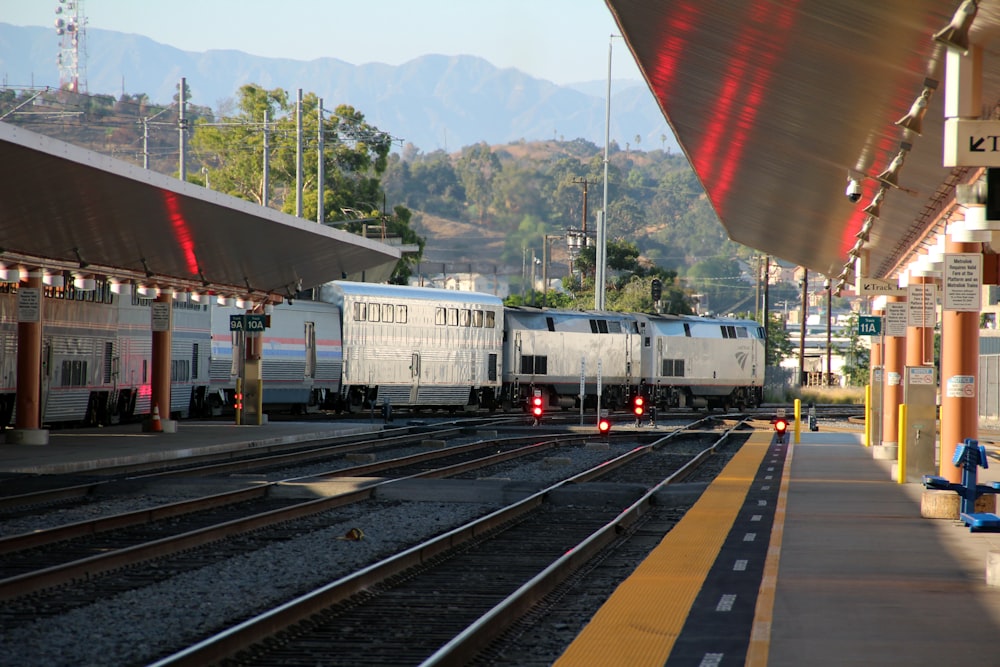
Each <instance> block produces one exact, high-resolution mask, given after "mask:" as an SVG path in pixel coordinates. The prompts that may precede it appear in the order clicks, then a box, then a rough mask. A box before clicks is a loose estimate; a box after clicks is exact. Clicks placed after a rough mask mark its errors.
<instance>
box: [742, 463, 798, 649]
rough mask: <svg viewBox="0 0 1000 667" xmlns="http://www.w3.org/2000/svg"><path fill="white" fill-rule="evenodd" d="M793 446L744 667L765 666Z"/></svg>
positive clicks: (783, 474) (779, 496) (780, 491)
mask: <svg viewBox="0 0 1000 667" xmlns="http://www.w3.org/2000/svg"><path fill="white" fill-rule="evenodd" d="M794 453H795V445H788V452H787V454H786V455H785V465H784V468H783V470H782V472H781V488H780V489H779V491H778V502H777V505H775V508H774V525H773V526H771V542H770V544H768V547H767V559H766V560H765V561H764V576H763V577H762V578H761V581H760V590H759V591H758V592H757V606H756V608H755V609H754V615H753V630H752V632H751V633H750V646H749V647H748V648H747V659H746V663H745V665H746V667H767V658H768V654H769V652H770V650H771V622H772V621H773V620H774V594H775V589H776V588H777V586H778V565H779V561H780V560H781V542H782V539H783V538H784V535H785V508H786V506H787V505H788V483H789V480H790V479H791V476H792V455H793V454H794Z"/></svg>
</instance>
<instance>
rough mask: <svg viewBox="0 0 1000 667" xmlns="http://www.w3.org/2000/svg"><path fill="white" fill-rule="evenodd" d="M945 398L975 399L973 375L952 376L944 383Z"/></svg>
mask: <svg viewBox="0 0 1000 667" xmlns="http://www.w3.org/2000/svg"><path fill="white" fill-rule="evenodd" d="M945 396H947V397H948V398H975V397H976V376H975V375H952V376H951V377H950V378H948V382H946V383H945Z"/></svg>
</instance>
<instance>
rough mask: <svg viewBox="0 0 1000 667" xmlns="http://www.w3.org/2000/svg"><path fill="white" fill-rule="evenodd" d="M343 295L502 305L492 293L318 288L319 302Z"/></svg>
mask: <svg viewBox="0 0 1000 667" xmlns="http://www.w3.org/2000/svg"><path fill="white" fill-rule="evenodd" d="M346 296H351V297H372V298H384V299H416V300H420V301H434V302H438V303H455V304H465V305H470V304H480V305H483V306H502V305H503V300H502V299H501V298H500V297H498V296H495V295H493V294H485V293H483V292H459V291H457V290H447V289H439V288H436V287H410V286H408V285H386V284H382V283H359V282H351V281H349V280H335V281H333V282H329V283H326V284H325V285H323V286H322V287H321V288H320V300H321V301H332V302H334V303H335V302H336V301H338V300H340V299H343V298H344V297H346Z"/></svg>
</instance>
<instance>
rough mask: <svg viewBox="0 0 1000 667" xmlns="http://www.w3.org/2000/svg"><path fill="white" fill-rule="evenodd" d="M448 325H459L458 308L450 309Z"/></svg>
mask: <svg viewBox="0 0 1000 667" xmlns="http://www.w3.org/2000/svg"><path fill="white" fill-rule="evenodd" d="M448 326H450V327H457V326H458V308H449V309H448Z"/></svg>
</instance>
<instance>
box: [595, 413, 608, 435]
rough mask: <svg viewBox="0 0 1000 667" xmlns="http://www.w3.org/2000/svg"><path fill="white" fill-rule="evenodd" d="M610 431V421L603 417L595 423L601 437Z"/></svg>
mask: <svg viewBox="0 0 1000 667" xmlns="http://www.w3.org/2000/svg"><path fill="white" fill-rule="evenodd" d="M610 430H611V420H609V419H607V418H605V417H602V418H601V419H599V420H598V422H597V432H598V433H600V434H601V435H607V434H608V432H609V431H610Z"/></svg>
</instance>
